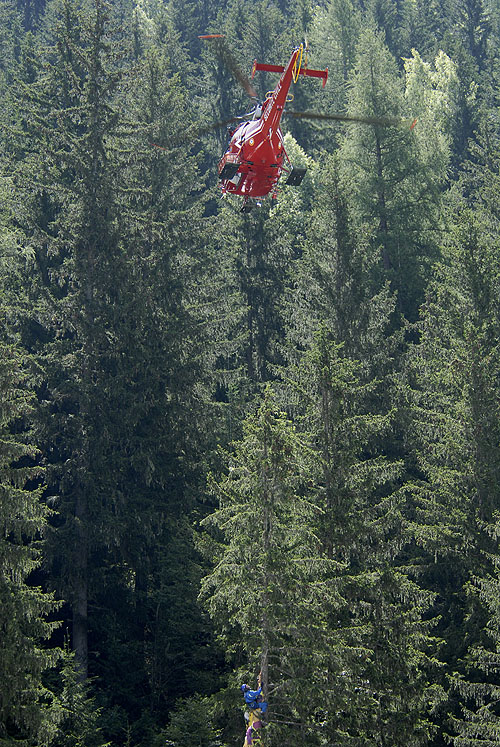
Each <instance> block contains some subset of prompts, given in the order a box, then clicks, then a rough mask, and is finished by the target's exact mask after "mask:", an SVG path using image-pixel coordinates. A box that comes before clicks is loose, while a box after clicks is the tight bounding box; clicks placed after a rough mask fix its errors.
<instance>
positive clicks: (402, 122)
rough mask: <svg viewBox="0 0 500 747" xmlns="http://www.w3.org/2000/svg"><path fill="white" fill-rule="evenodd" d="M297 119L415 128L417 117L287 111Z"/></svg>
mask: <svg viewBox="0 0 500 747" xmlns="http://www.w3.org/2000/svg"><path fill="white" fill-rule="evenodd" d="M286 114H287V115H288V116H289V117H294V118H295V119H320V120H326V121H328V120H332V121H335V122H357V123H358V124H367V125H380V126H381V127H409V128H410V130H413V128H414V127H415V125H416V124H417V120H416V119H396V118H393V117H358V116H356V115H353V114H321V113H319V112H286Z"/></svg>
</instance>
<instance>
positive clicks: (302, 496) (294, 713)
mask: <svg viewBox="0 0 500 747" xmlns="http://www.w3.org/2000/svg"><path fill="white" fill-rule="evenodd" d="M310 454H311V451H310V446H309V445H308V444H307V441H306V440H305V439H304V438H303V437H299V436H298V434H297V433H296V431H295V429H294V428H293V426H292V424H291V423H290V422H289V421H288V419H287V418H286V417H285V415H284V413H280V412H279V410H277V407H276V404H275V402H274V398H273V396H272V393H271V391H270V389H269V388H268V389H266V393H265V395H264V398H263V401H262V403H261V405H260V407H259V409H258V411H257V413H256V414H255V415H251V416H249V417H248V418H247V420H246V422H245V428H244V436H243V439H242V440H241V441H240V442H237V443H235V444H234V449H233V452H232V453H231V454H228V456H227V469H228V471H227V473H226V474H224V475H221V476H220V477H218V478H213V480H212V489H213V490H214V492H215V494H216V495H217V496H218V499H219V508H218V509H217V510H216V511H215V513H213V514H212V515H211V516H209V517H208V518H207V519H205V520H204V522H203V523H204V525H205V526H207V527H211V528H213V530H215V534H214V540H216V539H217V538H218V541H212V542H210V543H209V544H208V545H207V550H208V551H209V552H210V554H211V555H212V556H213V561H214V568H213V570H212V571H211V573H210V574H209V575H208V576H207V577H206V578H205V579H204V580H203V584H202V599H204V600H205V601H206V604H207V605H208V609H209V612H210V615H211V616H212V618H213V619H214V622H215V624H216V625H217V629H218V631H219V636H220V638H221V641H222V642H223V644H224V646H225V648H226V650H227V652H228V655H229V654H230V655H231V656H232V657H236V659H235V662H237V661H238V660H239V661H240V662H241V664H240V667H239V676H240V677H245V678H249V676H251V673H252V672H253V673H255V675H256V673H257V672H258V671H259V670H260V671H261V672H262V684H263V690H264V693H265V694H266V696H267V697H268V699H269V712H268V714H269V715H268V718H269V722H270V726H269V728H268V729H267V730H266V741H267V742H269V744H279V743H281V741H282V740H283V739H285V738H286V735H287V734H288V735H289V734H294V733H296V734H297V735H300V738H301V739H303V740H304V743H306V744H307V743H309V741H308V739H309V737H308V734H310V733H311V734H314V732H315V729H314V726H313V724H314V720H315V717H316V716H315V714H316V711H318V712H319V711H321V705H320V699H319V697H318V687H319V680H321V666H320V665H319V660H320V659H321V657H322V655H324V649H323V647H321V650H320V646H319V645H318V641H319V640H323V639H324V631H323V619H322V616H321V615H320V614H318V610H319V605H320V600H321V595H322V593H323V589H324V584H323V580H322V579H323V578H324V573H325V567H326V566H327V565H328V564H331V563H330V562H329V561H328V562H327V561H325V560H323V561H322V560H321V558H320V557H318V554H317V549H318V540H317V537H316V535H315V526H316V523H317V516H318V508H317V507H316V506H315V505H314V502H312V501H311V499H310V488H309V484H310V479H311V474H312V473H311V466H312V465H311V463H310ZM318 657H319V659H318ZM244 673H246V674H244ZM242 726H243V720H242Z"/></svg>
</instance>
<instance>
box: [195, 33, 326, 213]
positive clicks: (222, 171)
mask: <svg viewBox="0 0 500 747" xmlns="http://www.w3.org/2000/svg"><path fill="white" fill-rule="evenodd" d="M200 38H201V39H221V38H222V37H221V36H219V35H209V36H202V37H200ZM226 59H227V54H226ZM232 67H233V70H234V66H232ZM257 70H264V71H266V72H273V73H281V77H280V79H279V81H278V84H277V86H276V88H275V89H274V91H270V92H269V93H268V94H267V96H266V99H265V101H264V102H263V103H261V104H260V103H257V104H256V106H255V109H254V111H253V112H252V114H251V115H250V116H251V119H249V120H248V121H246V122H243V123H242V124H240V125H238V127H236V129H235V130H234V132H233V133H232V136H231V140H230V142H229V146H228V148H227V150H226V152H225V153H224V155H223V156H222V158H221V159H220V161H219V167H218V171H219V179H220V181H221V189H222V194H223V195H225V194H227V193H229V194H234V195H239V196H241V197H243V208H242V210H243V211H246V210H249V209H251V207H252V206H253V205H254V204H259V202H260V200H262V198H264V197H266V196H267V195H268V194H270V193H271V195H272V197H273V198H275V197H276V195H277V185H278V180H279V178H280V176H281V174H282V172H283V171H285V173H287V174H288V178H287V180H286V184H292V185H294V186H295V185H298V184H300V183H301V182H302V179H303V177H304V174H305V171H306V170H305V169H298V168H293V167H292V165H291V163H290V159H289V158H288V156H287V154H286V150H285V146H284V144H283V133H282V132H281V128H280V122H281V117H282V115H283V112H284V110H285V104H286V103H287V101H289V100H290V96H289V89H290V86H291V84H292V81H293V82H294V83H295V82H297V80H298V77H299V75H307V76H310V77H313V78H322V79H323V87H324V86H325V84H326V81H327V79H328V68H326V70H309V69H308V68H307V63H306V60H305V55H304V46H303V45H302V44H301V45H300V47H297V48H296V49H294V50H293V52H292V54H291V56H290V59H289V61H288V64H287V66H286V67H282V66H280V65H266V64H262V63H259V62H257V60H255V62H254V64H253V68H252V76H251V77H252V79H253V77H254V75H255V73H256V72H257ZM238 77H239V80H240V82H242V83H243V85H244V88H245V89H246V90H247V92H248V93H249V95H250V96H251V98H255V99H256V97H257V95H256V93H255V91H254V90H253V88H252V86H251V84H250V83H249V82H248V81H246V80H245V79H244V77H243V76H242V75H241V74H240V75H239V76H238ZM292 98H293V97H292Z"/></svg>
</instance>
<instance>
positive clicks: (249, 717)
mask: <svg viewBox="0 0 500 747" xmlns="http://www.w3.org/2000/svg"><path fill="white" fill-rule="evenodd" d="M257 684H258V688H257V690H252V689H251V688H250V685H246V684H245V685H242V686H241V688H240V689H241V692H242V694H243V697H244V699H245V704H246V705H247V707H248V710H246V711H245V721H247V731H246V735H245V742H244V747H247V745H251V744H252V743H253V742H256V741H257V740H260V733H259V729H261V728H262V726H263V724H262V715H263V714H264V713H265V712H266V711H267V702H266V701H265V700H264V696H263V695H262V673H261V672H259V677H258V680H257Z"/></svg>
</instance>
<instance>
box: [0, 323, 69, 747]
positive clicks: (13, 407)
mask: <svg viewBox="0 0 500 747" xmlns="http://www.w3.org/2000/svg"><path fill="white" fill-rule="evenodd" d="M2 311H3V314H2V316H4V317H5V316H6V312H7V309H5V308H4V309H3V310H2ZM2 333H3V334H2V336H3V337H4V339H3V341H2V343H1V345H0V361H1V363H0V387H1V392H2V397H1V407H0V414H1V419H0V439H1V444H2V449H1V457H0V459H1V461H0V470H1V471H0V527H1V533H0V537H1V539H0V631H1V639H2V647H1V649H2V650H1V655H0V678H1V681H2V687H1V692H0V742H1V743H2V745H6V747H7V745H11V744H12V745H13V744H18V743H19V742H22V743H23V744H26V745H33V747H34V746H35V745H48V744H50V743H51V740H52V737H53V735H54V732H55V729H56V726H57V722H58V718H59V714H58V709H57V704H56V702H55V699H54V696H53V694H52V693H51V692H50V690H49V689H48V688H47V686H46V683H45V682H44V675H45V673H46V672H47V670H48V669H50V668H52V667H54V666H55V664H56V662H57V660H58V658H59V657H60V654H61V652H60V651H59V650H58V649H57V648H51V647H50V646H49V645H48V644H47V642H46V641H47V639H49V638H50V636H51V634H52V632H53V631H54V630H55V629H56V628H57V627H58V623H57V622H53V621H52V620H53V619H54V615H55V612H56V610H57V609H58V607H59V606H60V605H59V604H58V603H57V602H56V601H55V599H54V596H53V595H52V594H48V593H47V592H45V591H44V590H43V589H42V588H41V587H40V586H39V585H36V581H35V580H34V575H35V572H36V570H37V569H38V568H39V567H40V565H41V563H42V559H43V556H42V548H43V545H42V541H43V538H44V535H45V533H46V530H47V519H48V515H49V510H48V509H47V507H46V506H45V505H44V504H43V502H42V500H41V497H42V492H43V485H42V483H41V479H42V473H41V470H40V468H39V467H38V466H37V461H38V453H37V450H36V448H35V447H34V445H33V443H32V442H31V441H30V440H29V439H27V438H26V435H27V426H28V423H29V421H30V420H31V418H32V416H33V392H32V391H30V388H29V385H28V375H27V367H26V364H25V361H23V358H22V357H21V355H20V353H19V351H17V350H16V348H15V346H14V345H13V344H9V343H7V342H5V329H3V330H2Z"/></svg>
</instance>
